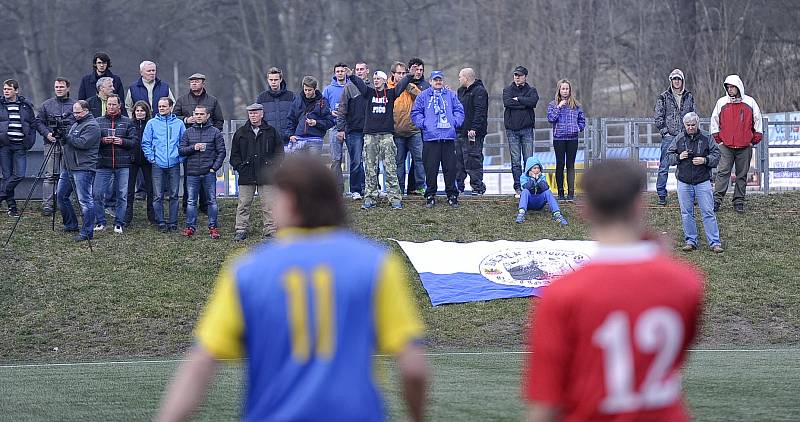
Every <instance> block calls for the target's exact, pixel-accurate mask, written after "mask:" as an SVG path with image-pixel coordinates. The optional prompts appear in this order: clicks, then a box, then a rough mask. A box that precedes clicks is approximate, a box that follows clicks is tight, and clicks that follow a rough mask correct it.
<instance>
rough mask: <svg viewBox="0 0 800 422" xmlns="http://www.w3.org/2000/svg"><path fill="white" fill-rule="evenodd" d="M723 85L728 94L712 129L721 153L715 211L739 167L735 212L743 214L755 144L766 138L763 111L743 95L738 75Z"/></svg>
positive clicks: (721, 101) (713, 118)
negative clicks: (764, 136) (762, 118)
mask: <svg viewBox="0 0 800 422" xmlns="http://www.w3.org/2000/svg"><path fill="white" fill-rule="evenodd" d="M724 85H725V90H726V91H727V95H725V96H724V97H722V98H720V99H719V100H717V105H716V106H715V107H714V112H713V113H712V114H711V126H710V127H709V132H711V135H712V136H714V140H715V141H717V143H718V144H719V150H720V153H721V158H720V160H719V167H717V180H716V183H715V184H714V212H717V211H719V207H720V205H721V204H722V198H724V197H725V193H726V192H727V191H728V184H730V179H731V168H732V167H734V166H736V184H735V187H734V189H733V209H734V210H736V212H738V213H743V212H744V194H745V190H746V188H747V172H748V171H750V158H751V157H752V156H753V145H756V144H757V143H759V142H761V138H762V136H763V129H762V127H761V126H762V122H761V109H760V108H759V107H758V104H757V103H756V100H754V99H753V97H750V96H748V95H745V94H744V84H743V83H742V80H741V78H739V75H729V76H728V77H727V78H725V83H724Z"/></svg>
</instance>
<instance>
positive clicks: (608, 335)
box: [522, 161, 703, 421]
mask: <svg viewBox="0 0 800 422" xmlns="http://www.w3.org/2000/svg"><path fill="white" fill-rule="evenodd" d="M645 183H646V179H645V173H644V171H643V169H642V168H641V167H640V166H638V165H637V164H635V163H630V162H623V161H609V162H605V163H601V164H599V165H597V166H594V167H592V168H591V169H589V170H588V171H587V172H586V174H585V175H584V177H583V179H582V185H583V186H582V188H583V190H584V192H585V195H586V196H585V198H586V201H585V205H586V206H585V208H584V214H585V217H586V218H587V219H588V221H589V222H590V225H591V228H592V235H593V237H594V239H595V240H597V242H598V250H597V254H596V255H595V256H594V258H593V259H592V261H591V262H590V263H588V264H586V265H585V266H584V267H582V268H580V269H579V270H577V271H575V272H573V273H570V274H567V275H565V276H563V277H561V278H559V279H558V280H557V281H555V282H554V283H553V284H552V285H550V286H549V287H548V288H547V290H546V291H545V292H544V295H543V297H542V299H541V300H540V301H539V302H538V303H537V304H536V307H535V310H534V312H533V313H532V318H533V324H532V329H531V333H530V336H529V338H530V348H531V352H532V353H531V354H530V355H528V358H527V362H526V364H525V370H524V372H523V380H522V394H523V397H524V399H525V400H526V401H527V402H528V403H529V412H528V420H529V421H553V420H565V421H583V420H601V421H606V420H608V421H612V420H613V421H632V420H647V421H682V420H688V419H690V416H689V413H688V411H687V409H686V407H685V406H684V404H683V401H682V397H681V374H680V369H681V365H682V364H683V363H684V361H685V359H686V355H687V352H686V350H687V348H688V346H689V345H690V344H691V343H692V341H693V339H694V337H695V334H696V332H697V326H698V318H699V316H700V314H701V308H702V301H703V278H702V276H701V274H700V273H699V272H698V271H697V270H696V269H695V268H693V267H691V266H689V265H687V264H685V263H682V262H680V261H677V260H675V259H673V258H671V257H670V256H669V255H668V254H667V253H666V251H665V249H664V248H662V247H660V246H659V245H658V244H656V243H655V242H653V241H647V240H642V239H645V238H647V237H648V236H647V235H646V234H645V233H646V229H645V225H644V218H645V215H644V211H643V209H644V208H643V207H642V202H643V201H642V198H641V192H642V191H643V190H644V189H645V186H646V184H645Z"/></svg>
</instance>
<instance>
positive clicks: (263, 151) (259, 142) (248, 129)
mask: <svg viewBox="0 0 800 422" xmlns="http://www.w3.org/2000/svg"><path fill="white" fill-rule="evenodd" d="M281 158H283V141H282V140H281V138H280V136H279V135H278V131H277V130H275V128H274V127H272V126H270V125H269V124H268V123H267V122H266V121H264V120H262V121H261V126H260V130H259V131H258V136H256V134H255V132H253V126H252V125H251V124H250V121H248V122H247V123H245V124H244V125H242V127H240V128H239V129H237V130H236V133H234V134H233V142H232V143H231V159H230V164H231V167H233V169H234V170H236V172H237V173H239V185H268V184H270V183H272V170H273V169H275V168H276V167H277V165H278V163H279V162H280V160H281Z"/></svg>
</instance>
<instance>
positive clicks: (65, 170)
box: [56, 100, 102, 242]
mask: <svg viewBox="0 0 800 422" xmlns="http://www.w3.org/2000/svg"><path fill="white" fill-rule="evenodd" d="M72 116H73V117H74V118H75V123H74V124H73V125H72V127H71V128H70V129H69V133H68V134H67V137H66V140H65V142H64V165H63V166H62V168H61V178H60V179H59V180H58V192H57V193H56V196H57V197H58V208H59V209H60V210H61V218H62V220H63V222H64V231H65V232H78V234H77V235H75V237H74V240H75V241H76V242H80V241H84V240H89V239H91V238H92V237H94V200H93V198H92V185H93V183H94V175H95V170H96V167H97V159H98V148H99V147H100V127H99V126H98V125H97V122H96V121H95V119H94V117H92V114H91V113H89V104H87V103H86V100H78V102H76V103H75V104H74V105H73V106H72ZM73 190H75V193H76V194H77V196H78V203H79V204H80V206H81V215H82V216H83V224H82V225H81V227H80V231H79V229H78V218H77V217H76V215H75V210H74V209H73V208H72V201H71V200H70V196H71V195H72V191H73ZM100 212H102V210H100Z"/></svg>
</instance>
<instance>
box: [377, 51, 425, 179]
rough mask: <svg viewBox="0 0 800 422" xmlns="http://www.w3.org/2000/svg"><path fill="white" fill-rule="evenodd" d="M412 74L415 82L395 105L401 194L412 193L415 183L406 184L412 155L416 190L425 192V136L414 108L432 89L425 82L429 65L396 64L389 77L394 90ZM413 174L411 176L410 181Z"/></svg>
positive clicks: (413, 61) (420, 61) (412, 79)
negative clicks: (414, 116) (415, 120)
mask: <svg viewBox="0 0 800 422" xmlns="http://www.w3.org/2000/svg"><path fill="white" fill-rule="evenodd" d="M407 69H410V71H411V74H412V76H411V82H410V83H409V84H408V88H406V90H405V91H404V92H403V94H402V95H400V96H399V97H398V98H397V99H396V100H395V102H394V144H395V146H397V160H396V162H397V181H398V183H399V184H400V192H406V194H410V193H411V192H412V186H411V185H412V183H411V182H410V180H409V183H408V185H406V157H407V156H408V155H409V154H410V155H411V163H412V166H413V177H414V181H415V185H416V186H415V187H416V191H417V192H420V195H422V193H421V192H424V190H425V168H424V167H423V166H422V134H421V133H420V130H419V128H417V127H416V126H414V123H412V122H411V107H412V106H413V105H414V100H415V99H416V98H417V95H419V93H420V92H422V91H423V90H425V89H427V88H428V87H430V84H429V83H428V81H426V80H425V63H423V62H422V60H420V59H417V58H413V59H411V60H410V61H409V62H408V67H406V65H404V64H403V63H400V62H396V63H395V64H394V65H392V68H391V71H392V74H391V75H389V80H388V81H387V83H388V84H389V88H394V87H395V85H397V83H398V82H400V80H401V79H403V78H404V77H405V76H406V74H407V73H408V71H407ZM411 176H412V174H409V179H410V178H411Z"/></svg>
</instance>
